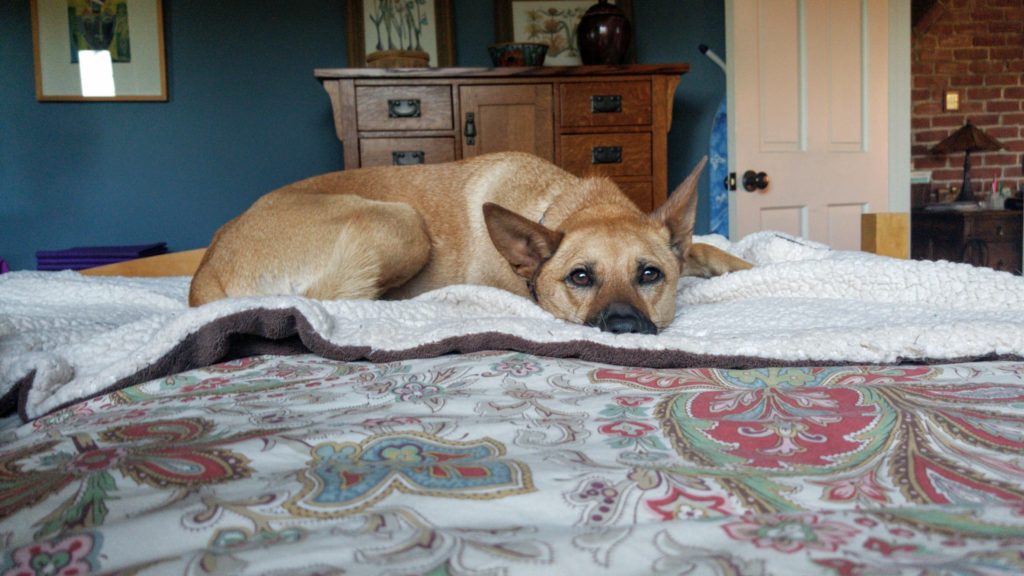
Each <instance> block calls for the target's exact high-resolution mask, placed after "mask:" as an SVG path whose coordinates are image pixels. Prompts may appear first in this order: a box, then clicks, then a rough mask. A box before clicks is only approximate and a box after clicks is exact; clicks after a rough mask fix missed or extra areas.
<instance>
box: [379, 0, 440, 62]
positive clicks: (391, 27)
mask: <svg viewBox="0 0 1024 576" xmlns="http://www.w3.org/2000/svg"><path fill="white" fill-rule="evenodd" d="M429 14H430V9H429V7H427V0H376V1H370V2H368V3H367V18H369V19H370V22H372V23H373V36H372V37H368V38H367V42H372V43H375V44H374V49H375V50H376V51H378V52H380V51H382V50H425V49H426V48H425V47H424V38H423V31H424V28H426V27H427V26H429V24H430V20H429V18H428V15H429ZM368 36H369V35H368Z"/></svg>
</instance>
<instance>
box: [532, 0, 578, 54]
mask: <svg viewBox="0 0 1024 576" xmlns="http://www.w3.org/2000/svg"><path fill="white" fill-rule="evenodd" d="M555 4H557V3H555ZM584 12H586V7H585V6H583V7H572V6H568V7H558V6H557V5H551V6H542V7H538V8H533V9H530V10H527V11H526V26H525V33H526V38H527V39H528V40H530V41H531V42H541V43H544V44H547V45H548V56H550V57H554V58H558V57H559V56H563V57H564V56H569V57H573V58H578V57H579V52H578V50H577V49H576V27H577V26H578V25H579V23H580V17H581V16H583V13H584Z"/></svg>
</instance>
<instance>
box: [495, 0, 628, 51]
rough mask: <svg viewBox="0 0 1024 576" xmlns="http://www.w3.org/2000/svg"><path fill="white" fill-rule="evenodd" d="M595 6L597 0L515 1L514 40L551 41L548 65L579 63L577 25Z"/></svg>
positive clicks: (549, 43)
mask: <svg viewBox="0 0 1024 576" xmlns="http://www.w3.org/2000/svg"><path fill="white" fill-rule="evenodd" d="M612 3H613V4H619V2H612ZM593 5H594V1H593V0H512V4H511V16H512V26H511V30H510V31H511V36H512V38H511V39H512V40H513V41H515V42H540V43H542V44H547V45H548V52H547V57H546V58H545V60H544V63H545V64H546V65H549V66H571V65H578V64H580V63H581V61H580V55H579V50H578V49H577V47H576V27H577V26H579V24H580V18H582V17H583V15H584V14H585V13H586V12H587V10H588V9H589V8H590V7H591V6H593Z"/></svg>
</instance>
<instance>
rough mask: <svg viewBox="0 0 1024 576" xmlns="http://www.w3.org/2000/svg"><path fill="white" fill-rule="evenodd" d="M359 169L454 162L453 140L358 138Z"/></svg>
mask: <svg viewBox="0 0 1024 576" xmlns="http://www.w3.org/2000/svg"><path fill="white" fill-rule="evenodd" d="M359 160H360V165H361V166H403V165H408V164H438V163H441V162H451V161H452V160H455V138H362V139H360V140H359Z"/></svg>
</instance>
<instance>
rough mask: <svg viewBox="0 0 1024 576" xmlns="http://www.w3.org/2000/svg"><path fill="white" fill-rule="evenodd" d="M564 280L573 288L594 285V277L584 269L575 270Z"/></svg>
mask: <svg viewBox="0 0 1024 576" xmlns="http://www.w3.org/2000/svg"><path fill="white" fill-rule="evenodd" d="M565 279H566V280H567V281H568V282H569V283H570V284H572V285H573V286H579V287H580V288H586V287H588V286H593V285H594V276H593V274H591V273H590V271H589V270H587V269H586V268H576V269H575V270H573V271H572V272H569V275H568V276H566V277H565Z"/></svg>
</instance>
